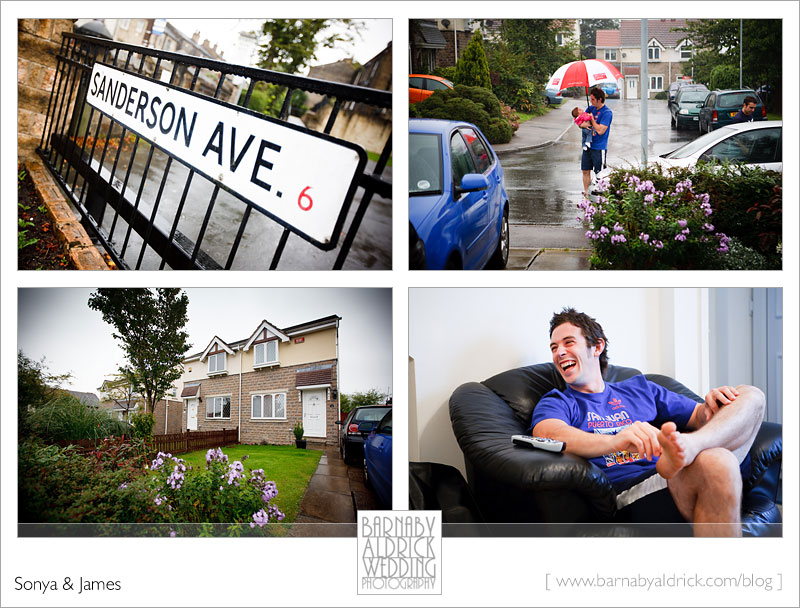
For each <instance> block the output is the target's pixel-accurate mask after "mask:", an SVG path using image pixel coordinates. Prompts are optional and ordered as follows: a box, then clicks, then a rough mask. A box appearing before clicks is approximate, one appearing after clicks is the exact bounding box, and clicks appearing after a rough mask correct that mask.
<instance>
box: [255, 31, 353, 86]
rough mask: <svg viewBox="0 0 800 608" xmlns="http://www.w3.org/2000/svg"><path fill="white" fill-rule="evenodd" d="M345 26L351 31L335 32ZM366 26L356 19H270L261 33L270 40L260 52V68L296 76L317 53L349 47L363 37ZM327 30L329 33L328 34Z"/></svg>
mask: <svg viewBox="0 0 800 608" xmlns="http://www.w3.org/2000/svg"><path fill="white" fill-rule="evenodd" d="M336 25H344V26H347V28H348V30H349V31H344V32H342V31H335V30H334V29H328V28H331V26H336ZM363 27H364V24H363V23H362V22H360V21H354V20H353V19H267V20H266V21H264V24H263V25H262V26H261V33H262V34H264V35H266V36H268V37H269V38H268V40H267V41H266V43H265V44H263V45H262V46H261V48H260V50H259V52H258V55H259V59H260V60H259V62H258V65H259V67H262V68H265V69H267V70H274V71H276V72H286V73H288V74H296V73H297V72H299V71H300V70H301V69H302V68H304V67H305V66H307V65H308V64H309V63H310V62H311V61H312V60H314V59H315V58H316V56H317V49H318V48H320V47H322V48H326V49H330V48H333V47H334V46H336V45H337V44H339V43H345V44H349V43H352V42H353V41H354V40H355V36H354V34H358V35H360V33H361V30H362V29H363ZM326 30H328V31H326Z"/></svg>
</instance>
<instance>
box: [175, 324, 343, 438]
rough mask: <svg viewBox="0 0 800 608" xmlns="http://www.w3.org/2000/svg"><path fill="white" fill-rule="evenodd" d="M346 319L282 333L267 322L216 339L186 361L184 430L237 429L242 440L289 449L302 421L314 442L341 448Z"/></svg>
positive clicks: (183, 395)
mask: <svg viewBox="0 0 800 608" xmlns="http://www.w3.org/2000/svg"><path fill="white" fill-rule="evenodd" d="M340 321H341V317H339V316H337V315H332V316H329V317H324V318H322V319H316V320H314V321H309V322H307V323H302V324H300V325H294V326H292V327H285V328H282V329H281V328H278V326H276V325H273V324H272V323H270V322H268V321H266V320H264V321H262V322H261V323H260V324H259V325H258V326H257V327H255V328H254V331H253V333H252V334H250V336H248V337H247V338H244V339H240V340H235V341H227V340H225V339H224V338H223V337H222V336H218V335H215V336H213V337H212V338H211V340H210V341H209V342H208V344H207V346H206V347H205V349H204V350H203V351H202V352H199V353H195V354H193V355H190V356H188V357H186V358H185V359H184V361H183V376H182V378H181V384H182V387H181V388H182V390H181V398H182V399H183V401H184V403H185V407H184V415H183V418H184V428H186V429H188V430H190V431H211V430H221V429H231V428H238V429H239V440H240V441H241V443H247V444H260V443H268V444H291V443H293V442H294V435H293V432H292V430H293V428H294V426H295V424H296V423H297V422H301V423H302V425H303V428H304V430H305V437H306V439H307V440H308V442H309V444H315V443H316V444H321V445H328V444H330V445H335V444H336V443H337V432H338V431H337V429H338V427H337V426H336V424H335V423H336V421H337V420H339V411H340V410H339V322H340Z"/></svg>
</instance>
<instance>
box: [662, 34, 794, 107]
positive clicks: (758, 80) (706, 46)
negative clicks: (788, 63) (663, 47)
mask: <svg viewBox="0 0 800 608" xmlns="http://www.w3.org/2000/svg"><path fill="white" fill-rule="evenodd" d="M739 25H740V23H739V19H696V20H691V21H689V22H688V23H687V24H686V27H682V28H678V31H681V32H686V35H687V37H688V38H689V39H690V40H691V41H692V43H693V44H694V48H695V49H696V51H695V54H694V57H692V59H691V60H690V62H689V64H690V66H691V67H692V68H693V70H694V79H695V80H696V81H698V82H706V83H709V84H710V83H711V73H712V71H713V70H714V68H716V67H717V66H720V65H725V66H730V67H732V68H734V69H735V70H736V73H737V78H736V83H735V86H736V87H738V86H739V79H738V72H739V48H740V40H739ZM741 27H742V45H741V48H742V84H743V85H744V86H748V87H753V88H758V87H759V86H761V85H770V86H772V87H773V99H772V103H771V104H770V105H773V107H778V106H779V105H780V93H781V89H782V84H783V63H782V47H783V44H782V40H783V37H782V29H781V21H780V19H744V20H743V21H742V22H741Z"/></svg>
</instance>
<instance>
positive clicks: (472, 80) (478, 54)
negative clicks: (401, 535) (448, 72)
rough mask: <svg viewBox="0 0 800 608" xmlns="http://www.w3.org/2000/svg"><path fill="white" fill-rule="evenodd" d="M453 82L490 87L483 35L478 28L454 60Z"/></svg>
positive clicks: (469, 85)
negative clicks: (454, 72) (455, 60)
mask: <svg viewBox="0 0 800 608" xmlns="http://www.w3.org/2000/svg"><path fill="white" fill-rule="evenodd" d="M453 83H454V84H463V85H466V86H468V87H484V88H486V89H491V88H492V81H491V79H490V78H489V63H488V61H487V60H486V51H485V50H484V49H483V36H482V35H481V32H480V30H478V31H477V32H475V33H474V34H473V35H472V39H471V40H470V41H469V44H468V45H467V48H466V49H464V52H463V53H462V54H461V57H460V58H459V59H458V61H457V62H456V75H455V79H454V80H453Z"/></svg>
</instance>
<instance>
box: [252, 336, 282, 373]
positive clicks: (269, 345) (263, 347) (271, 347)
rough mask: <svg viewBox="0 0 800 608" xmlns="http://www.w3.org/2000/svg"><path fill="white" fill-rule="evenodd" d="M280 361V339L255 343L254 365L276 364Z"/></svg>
mask: <svg viewBox="0 0 800 608" xmlns="http://www.w3.org/2000/svg"><path fill="white" fill-rule="evenodd" d="M276 363H278V341H277V340H270V341H269V342H261V343H260V344H256V345H255V362H254V363H253V365H254V367H260V366H262V365H275V364H276Z"/></svg>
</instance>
